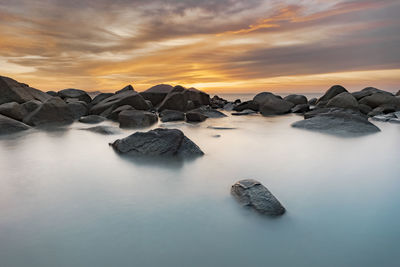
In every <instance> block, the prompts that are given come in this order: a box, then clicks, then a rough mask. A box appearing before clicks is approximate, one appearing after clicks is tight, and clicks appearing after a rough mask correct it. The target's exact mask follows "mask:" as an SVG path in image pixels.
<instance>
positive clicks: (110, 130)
mask: <svg viewBox="0 0 400 267" xmlns="http://www.w3.org/2000/svg"><path fill="white" fill-rule="evenodd" d="M81 130H85V131H90V132H94V133H98V134H104V135H112V134H117V133H119V132H120V131H119V130H118V129H117V128H115V127H112V126H104V125H99V126H94V127H90V128H82V129H81Z"/></svg>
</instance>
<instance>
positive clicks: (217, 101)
mask: <svg viewBox="0 0 400 267" xmlns="http://www.w3.org/2000/svg"><path fill="white" fill-rule="evenodd" d="M226 104H228V101H227V100H226V99H223V98H222V97H219V96H217V95H215V96H213V98H211V107H212V108H224V107H225V105H226ZM232 108H233V105H232Z"/></svg>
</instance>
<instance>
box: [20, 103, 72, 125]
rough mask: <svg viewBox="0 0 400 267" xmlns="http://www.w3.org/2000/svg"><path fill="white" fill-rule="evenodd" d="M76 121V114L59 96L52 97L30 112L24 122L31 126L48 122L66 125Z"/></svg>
mask: <svg viewBox="0 0 400 267" xmlns="http://www.w3.org/2000/svg"><path fill="white" fill-rule="evenodd" d="M73 121H74V114H73V113H72V111H71V110H70V108H69V107H68V105H67V104H66V103H65V102H64V101H63V100H62V99H61V98H59V97H52V98H50V99H49V100H47V101H46V102H44V103H43V104H42V105H41V106H40V107H38V108H37V109H36V110H35V111H33V112H31V113H30V114H28V115H27V116H26V117H25V118H24V120H23V122H24V123H26V124H28V125H31V126H41V125H46V124H56V125H65V124H70V123H72V122H73Z"/></svg>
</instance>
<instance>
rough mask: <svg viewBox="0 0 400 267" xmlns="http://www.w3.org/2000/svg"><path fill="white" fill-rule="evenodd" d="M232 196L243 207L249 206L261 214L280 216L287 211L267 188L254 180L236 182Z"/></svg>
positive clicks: (232, 188) (232, 189)
mask: <svg viewBox="0 0 400 267" xmlns="http://www.w3.org/2000/svg"><path fill="white" fill-rule="evenodd" d="M231 194H232V195H233V196H234V197H235V198H236V200H238V201H239V202H240V203H241V204H242V205H245V206H249V207H251V208H253V209H255V210H256V211H258V212H259V213H261V214H265V215H271V216H279V215H282V214H284V213H285V211H286V210H285V208H284V207H283V206H282V204H281V203H280V202H279V200H278V199H276V197H275V196H274V195H272V193H271V192H270V191H269V190H268V189H267V188H266V187H265V186H263V185H262V184H261V183H260V182H259V181H256V180H253V179H245V180H241V181H238V182H236V183H235V184H234V185H232V187H231Z"/></svg>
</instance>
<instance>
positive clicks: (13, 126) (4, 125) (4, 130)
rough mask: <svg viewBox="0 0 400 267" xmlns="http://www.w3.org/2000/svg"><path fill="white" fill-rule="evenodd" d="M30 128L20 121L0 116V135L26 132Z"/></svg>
mask: <svg viewBox="0 0 400 267" xmlns="http://www.w3.org/2000/svg"><path fill="white" fill-rule="evenodd" d="M29 128H30V127H29V126H28V125H26V124H24V123H22V122H20V121H17V120H14V119H11V118H9V117H6V116H3V115H0V135H5V134H12V133H17V132H21V131H25V130H28V129H29Z"/></svg>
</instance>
